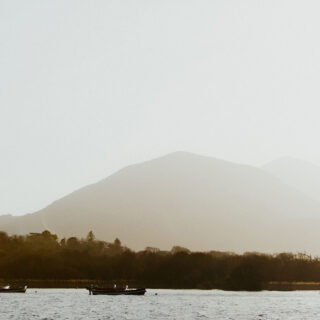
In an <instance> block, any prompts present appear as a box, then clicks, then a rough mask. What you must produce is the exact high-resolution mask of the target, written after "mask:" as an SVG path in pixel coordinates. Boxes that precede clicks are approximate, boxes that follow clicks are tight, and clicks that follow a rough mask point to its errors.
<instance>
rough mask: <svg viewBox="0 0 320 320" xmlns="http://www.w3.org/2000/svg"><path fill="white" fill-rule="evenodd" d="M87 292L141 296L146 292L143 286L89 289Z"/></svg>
mask: <svg viewBox="0 0 320 320" xmlns="http://www.w3.org/2000/svg"><path fill="white" fill-rule="evenodd" d="M89 292H90V293H91V294H93V295H95V296H96V295H111V296H119V295H125V296H143V295H144V294H145V293H146V289H145V288H139V289H128V290H110V289H109V290H108V289H106V290H104V289H91V290H89Z"/></svg>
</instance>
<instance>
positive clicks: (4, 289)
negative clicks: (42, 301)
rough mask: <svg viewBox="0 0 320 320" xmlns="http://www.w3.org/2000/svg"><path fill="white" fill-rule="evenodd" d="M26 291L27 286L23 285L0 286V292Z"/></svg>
mask: <svg viewBox="0 0 320 320" xmlns="http://www.w3.org/2000/svg"><path fill="white" fill-rule="evenodd" d="M26 291H27V286H24V287H10V286H5V287H0V293H1V292H8V293H25V292H26Z"/></svg>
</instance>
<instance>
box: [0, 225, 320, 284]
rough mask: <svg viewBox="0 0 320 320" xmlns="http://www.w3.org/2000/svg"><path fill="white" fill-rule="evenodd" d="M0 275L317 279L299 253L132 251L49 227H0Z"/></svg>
mask: <svg viewBox="0 0 320 320" xmlns="http://www.w3.org/2000/svg"><path fill="white" fill-rule="evenodd" d="M0 279H3V281H4V282H5V281H10V280H11V281H12V280H17V279H20V281H21V282H24V283H25V282H26V281H25V280H27V279H28V280H36V279H42V280H69V279H83V280H86V279H88V281H91V280H102V281H105V282H109V283H114V281H117V282H123V283H130V284H135V285H142V286H146V287H149V288H203V289H207V288H208V289H209V288H220V289H227V290H228V289H230V290H259V289H261V288H263V286H264V284H265V283H267V282H270V281H320V260H319V259H318V258H311V257H310V256H308V255H305V254H296V255H294V254H291V253H280V254H276V255H267V254H260V253H245V254H242V255H239V254H234V253H228V252H219V251H210V252H190V251H189V250H188V249H186V248H183V247H179V246H175V247H173V248H172V250H171V251H161V250H159V249H157V248H151V247H148V248H146V250H144V251H139V252H134V251H132V250H130V249H128V248H126V247H125V246H122V245H121V242H120V240H119V239H116V240H115V241H114V242H112V243H108V242H105V241H99V240H96V239H95V236H94V234H93V233H92V232H89V234H88V236H87V238H86V239H78V238H75V237H71V238H68V239H62V240H60V241H59V240H58V237H57V236H56V235H54V234H51V233H50V232H49V231H44V232H42V233H31V234H29V235H26V236H8V235H7V234H6V233H5V232H0Z"/></svg>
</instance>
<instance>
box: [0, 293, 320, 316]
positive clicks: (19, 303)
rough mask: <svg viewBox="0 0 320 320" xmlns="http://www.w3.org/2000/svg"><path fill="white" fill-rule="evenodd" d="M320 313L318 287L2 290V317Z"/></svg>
mask: <svg viewBox="0 0 320 320" xmlns="http://www.w3.org/2000/svg"><path fill="white" fill-rule="evenodd" d="M156 293H157V295H156ZM319 318H320V294H319V292H318V291H293V292H267V291H263V292H225V291H219V290H206V291H204V290H148V291H147V293H146V295H145V296H89V295H88V292H87V291H86V290H82V289H78V290H76V289H28V291H27V293H26V294H15V293H11V294H8V293H0V319H1V320H2V319H5V320H8V319H28V320H29V319H48V320H49V319H54V320H57V319H64V320H66V319H77V320H78V319H94V320H98V319H99V320H100V319H117V320H119V319H140V320H141V319H219V320H220V319H222V320H223V319H228V320H230V319H237V320H239V319H245V320H251V319H254V320H258V319H261V320H262V319H319Z"/></svg>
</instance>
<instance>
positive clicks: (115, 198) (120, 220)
mask: <svg viewBox="0 0 320 320" xmlns="http://www.w3.org/2000/svg"><path fill="white" fill-rule="evenodd" d="M319 207H320V206H319V205H318V203H317V202H316V201H313V200H311V199H310V198H309V197H307V196H306V195H304V194H303V193H301V192H299V191H298V190H296V189H295V188H292V187H290V186H288V185H287V184H285V183H283V182H282V181H281V180H280V179H278V178H276V177H274V176H273V175H271V174H269V173H267V172H265V171H264V170H262V169H259V168H255V167H250V166H246V165H239V164H235V163H231V162H227V161H223V160H219V159H215V158H209V157H203V156H199V155H195V154H190V153H185V152H177V153H173V154H169V155H167V156H164V157H161V158H158V159H154V160H151V161H147V162H144V163H140V164H136V165H132V166H129V167H127V168H124V169H122V170H120V171H119V172H117V173H115V174H113V175H111V176H110V177H108V178H106V179H104V180H102V181H100V182H98V183H96V184H93V185H89V186H87V187H84V188H82V189H80V190H77V191H75V192H73V193H71V194H70V195H68V196H66V197H64V198H62V199H60V200H58V201H56V202H54V203H53V204H51V205H50V206H48V207H46V208H44V209H43V210H41V211H38V212H36V213H34V214H29V215H26V216H21V217H11V216H0V229H2V230H6V231H8V232H10V233H20V234H24V233H28V232H36V231H42V230H43V229H49V230H50V231H52V232H55V233H57V234H58V235H60V236H72V235H77V236H85V235H86V234H87V232H88V231H89V230H93V231H94V233H95V234H96V235H97V237H98V238H101V239H105V240H113V239H114V238H115V237H119V238H120V239H121V240H122V242H123V243H124V244H126V245H127V246H129V247H132V248H134V249H142V248H144V247H145V246H147V245H149V246H155V247H160V248H163V249H166V248H171V247H172V246H173V245H182V246H186V247H188V248H190V249H193V250H209V249H217V250H233V251H249V250H257V251H258V250H259V251H268V252H274V251H283V250H293V251H297V250H306V251H308V252H318V253H320V250H318V243H319V241H320V236H319V235H318V232H317V229H318V228H319V226H320V223H319V221H320V217H319V212H320V211H319Z"/></svg>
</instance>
